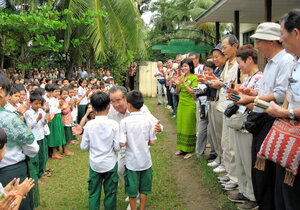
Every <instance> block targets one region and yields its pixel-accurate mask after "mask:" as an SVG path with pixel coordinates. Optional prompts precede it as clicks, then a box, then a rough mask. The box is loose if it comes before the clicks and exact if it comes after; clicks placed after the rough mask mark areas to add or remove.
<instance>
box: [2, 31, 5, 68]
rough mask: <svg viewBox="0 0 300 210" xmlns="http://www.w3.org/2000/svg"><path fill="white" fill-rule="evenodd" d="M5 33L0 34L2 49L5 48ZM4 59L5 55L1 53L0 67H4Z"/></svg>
mask: <svg viewBox="0 0 300 210" xmlns="http://www.w3.org/2000/svg"><path fill="white" fill-rule="evenodd" d="M5 41H6V39H5V34H3V35H2V43H3V50H5ZM4 59H5V56H4V54H2V56H1V69H4Z"/></svg>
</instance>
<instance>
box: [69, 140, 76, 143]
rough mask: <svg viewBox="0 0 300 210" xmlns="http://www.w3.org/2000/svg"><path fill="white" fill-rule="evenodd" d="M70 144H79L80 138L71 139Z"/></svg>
mask: <svg viewBox="0 0 300 210" xmlns="http://www.w3.org/2000/svg"><path fill="white" fill-rule="evenodd" d="M70 144H78V140H72V141H70Z"/></svg>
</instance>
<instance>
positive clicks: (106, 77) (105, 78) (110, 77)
mask: <svg viewBox="0 0 300 210" xmlns="http://www.w3.org/2000/svg"><path fill="white" fill-rule="evenodd" d="M107 79H114V78H113V77H112V76H109V77H108V76H104V77H103V80H104V81H106V80H107Z"/></svg>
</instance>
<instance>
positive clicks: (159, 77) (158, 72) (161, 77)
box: [155, 67, 167, 79]
mask: <svg viewBox="0 0 300 210" xmlns="http://www.w3.org/2000/svg"><path fill="white" fill-rule="evenodd" d="M163 71H164V72H166V71H167V68H165V67H163ZM155 74H161V72H160V71H159V70H158V68H156V70H155ZM156 79H165V77H164V76H161V75H158V76H156Z"/></svg>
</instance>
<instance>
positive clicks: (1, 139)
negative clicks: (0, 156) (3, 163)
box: [0, 127, 7, 149]
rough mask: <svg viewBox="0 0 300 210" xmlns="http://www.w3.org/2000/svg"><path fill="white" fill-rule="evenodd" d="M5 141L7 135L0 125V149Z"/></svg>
mask: <svg viewBox="0 0 300 210" xmlns="http://www.w3.org/2000/svg"><path fill="white" fill-rule="evenodd" d="M6 143H7V135H6V133H5V131H4V130H3V128H1V127H0V149H2V148H3V147H4V145H5V144H6Z"/></svg>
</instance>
